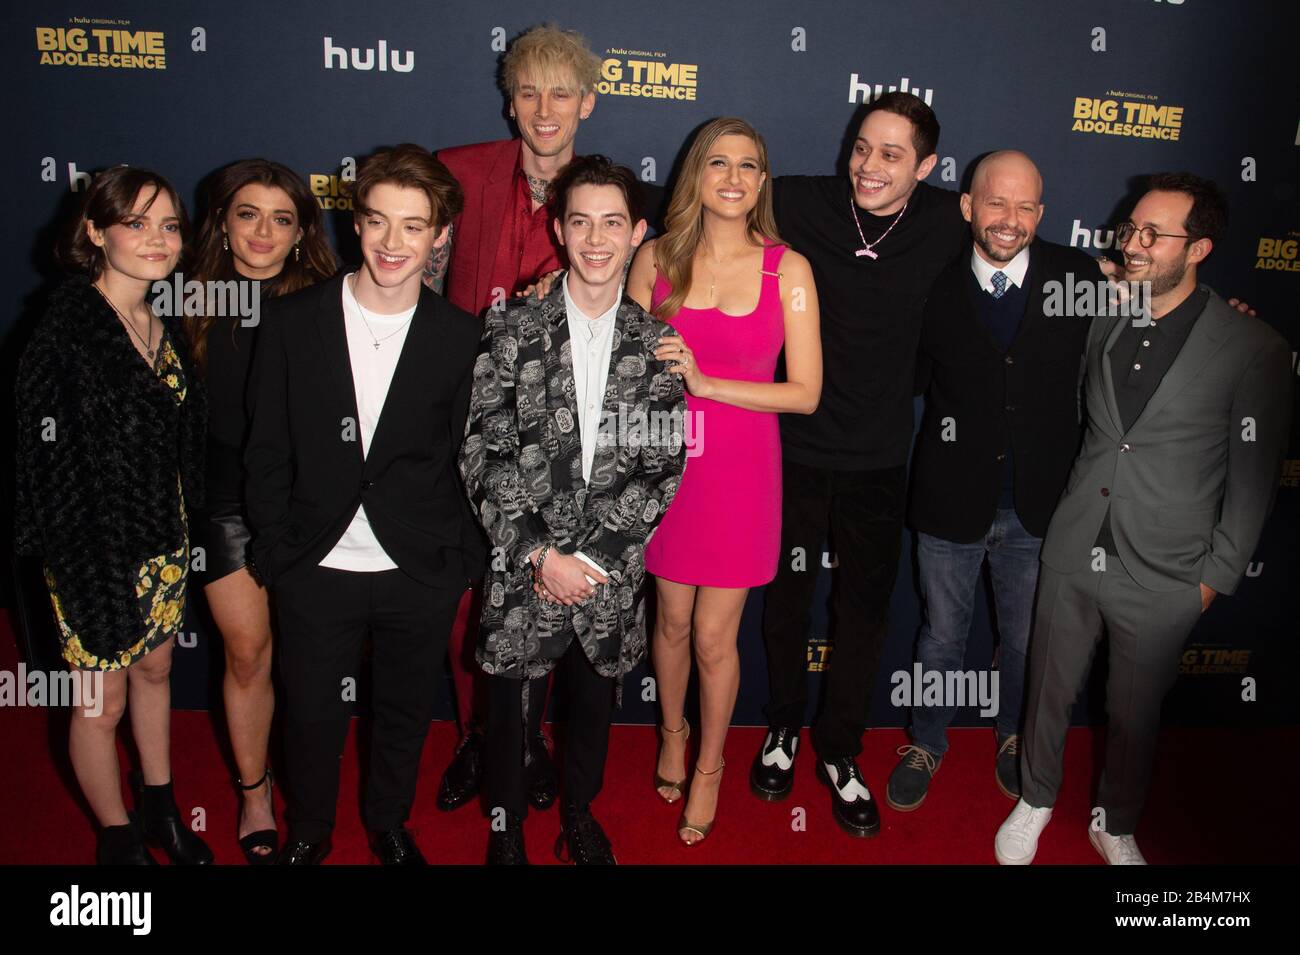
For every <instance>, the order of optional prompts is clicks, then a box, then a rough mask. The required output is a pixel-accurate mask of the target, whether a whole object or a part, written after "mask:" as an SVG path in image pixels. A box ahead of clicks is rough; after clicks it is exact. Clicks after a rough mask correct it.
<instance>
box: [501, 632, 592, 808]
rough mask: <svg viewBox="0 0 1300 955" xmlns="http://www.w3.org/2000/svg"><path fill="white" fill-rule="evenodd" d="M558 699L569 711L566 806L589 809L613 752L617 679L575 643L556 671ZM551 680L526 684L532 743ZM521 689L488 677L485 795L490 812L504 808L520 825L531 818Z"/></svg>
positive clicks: (515, 683) (512, 682)
mask: <svg viewBox="0 0 1300 955" xmlns="http://www.w3.org/2000/svg"><path fill="white" fill-rule="evenodd" d="M552 672H553V673H555V674H556V678H555V695H556V699H557V700H558V701H559V702H560V704H561V705H562V706H564V707H566V708H567V713H568V731H567V733H566V734H565V747H564V766H563V768H562V770H561V773H562V781H563V782H562V784H563V795H564V802H565V803H566V804H567V805H571V806H586V805H587V804H589V803H590V802H591V801H592V800H594V799H595V798H596V796H597V794H599V793H600V788H601V785H602V784H603V782H604V779H605V756H606V754H607V753H608V752H609V724H610V720H611V719H612V718H613V716H614V679H613V678H612V677H604V676H601V675H600V674H599V673H597V672H596V670H595V668H593V667H592V665H591V662H590V661H589V660H588V659H587V657H586V655H585V654H584V653H583V652H582V645H581V644H580V643H579V642H578V639H577V638H576V637H575V638H574V639H573V640H572V641H570V643H569V648H568V649H567V650H566V651H565V652H564V656H562V657H561V658H560V659H559V661H558V662H557V663H556V665H555V669H554V670H553V671H552ZM549 677H550V674H547V676H543V677H538V678H537V679H535V680H530V681H529V684H528V709H529V713H528V738H529V739H532V738H533V737H534V736H535V735H536V734H537V732H538V731H539V729H540V727H541V723H542V714H543V712H544V711H545V709H546V696H547V694H546V684H547V682H548V680H549ZM522 690H523V687H522V685H521V683H520V681H519V680H515V679H511V678H510V677H504V676H489V677H488V725H487V741H486V744H485V749H484V765H483V783H484V785H483V789H484V794H485V795H486V796H487V801H488V812H489V813H492V812H493V811H494V810H496V809H498V808H501V809H505V810H506V811H507V812H511V813H514V814H515V815H516V816H518V817H519V818H520V819H522V818H524V817H525V816H526V815H528V780H529V777H530V772H529V769H528V767H526V766H525V765H524V718H523V707H522V699H521V698H522V695H523V694H522Z"/></svg>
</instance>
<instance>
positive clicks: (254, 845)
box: [235, 766, 280, 865]
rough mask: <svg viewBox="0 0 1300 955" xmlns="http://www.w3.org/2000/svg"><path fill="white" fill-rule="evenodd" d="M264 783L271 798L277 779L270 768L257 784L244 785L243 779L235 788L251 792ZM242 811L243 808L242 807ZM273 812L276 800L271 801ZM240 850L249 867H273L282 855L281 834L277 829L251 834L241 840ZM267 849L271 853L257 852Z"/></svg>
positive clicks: (237, 781) (238, 780)
mask: <svg viewBox="0 0 1300 955" xmlns="http://www.w3.org/2000/svg"><path fill="white" fill-rule="evenodd" d="M262 783H266V784H267V786H266V795H267V796H268V797H270V796H271V790H272V789H274V788H275V777H274V776H272V775H271V768H270V767H269V766H268V767H267V769H266V772H264V773H263V774H262V778H261V779H259V780H258V781H257V782H255V783H249V784H248V785H247V786H245V785H244V781H243V780H242V779H237V780H235V787H236V788H237V789H239V790H241V791H243V792H250V791H252V790H254V789H260V788H261V786H262ZM241 811H242V807H241ZM271 812H272V814H274V812H275V800H274V799H273V798H272V799H271ZM239 848H240V849H242V850H243V851H244V858H245V859H247V860H248V864H249V865H273V864H274V863H275V860H276V858H277V857H278V856H279V854H280V833H279V831H278V830H276V829H259V830H257V831H256V832H250V833H249V834H248V835H246V836H244V838H242V839H240V840H239ZM261 848H266V849H269V850H270V851H269V852H266V853H261V852H255V851H254V850H255V849H261Z"/></svg>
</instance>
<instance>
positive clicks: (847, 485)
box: [763, 460, 906, 759]
mask: <svg viewBox="0 0 1300 955" xmlns="http://www.w3.org/2000/svg"><path fill="white" fill-rule="evenodd" d="M782 481H783V483H782V489H781V556H780V560H779V561H778V562H777V570H776V578H775V579H774V580H773V581H772V582H771V583H770V584H768V586H767V596H766V604H765V606H764V610H763V642H764V644H765V645H766V647H767V671H768V679H769V681H770V684H771V694H772V698H771V702H770V703H769V704H768V708H767V717H768V721H769V722H770V723H771V724H772V725H773V726H802V725H803V722H804V717H805V715H806V713H807V708H808V626H809V620H810V614H811V611H812V601H813V593H814V591H815V589H816V586H817V575H818V573H819V571H820V569H821V553H822V543H823V541H824V540H825V539H826V530H827V528H828V527H829V529H830V533H831V537H832V539H833V542H834V548H835V554H836V556H837V558H838V559H839V566H838V568H837V569H836V570H835V571H834V573H833V577H832V586H831V634H832V638H833V641H834V649H833V650H832V651H831V657H830V668H829V671H828V672H827V673H826V676H825V679H826V680H827V681H828V682H827V683H826V686H825V690H826V692H825V701H824V705H823V707H822V710H821V712H820V713H819V714H818V715H817V717H816V719H815V720H814V722H813V744H814V745H815V746H816V748H817V752H818V754H819V755H820V756H821V757H822V758H823V759H837V758H841V757H845V756H850V757H851V756H857V755H858V753H860V752H862V732H863V730H864V729H866V726H867V718H868V715H869V713H870V709H871V692H872V687H873V685H874V683H875V678H876V667H877V666H878V665H879V663H880V655H881V652H882V650H883V649H884V645H885V635H886V632H887V626H886V621H887V616H888V611H889V597H890V594H891V593H892V592H893V589H894V578H895V576H896V575H897V573H898V556H899V551H900V549H901V546H902V533H903V513H904V508H905V504H906V473H905V470H904V468H902V467H896V468H885V469H883V470H874V471H833V470H828V469H823V468H812V467H808V466H806V465H802V464H797V463H795V462H793V461H790V460H786V461H784V462H783V464H782ZM800 553H802V555H803V556H804V560H803V561H802V562H801V563H799V564H796V559H797V555H798V554H800ZM796 567H798V569H796Z"/></svg>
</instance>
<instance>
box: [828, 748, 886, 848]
mask: <svg viewBox="0 0 1300 955" xmlns="http://www.w3.org/2000/svg"><path fill="white" fill-rule="evenodd" d="M817 778H818V779H820V780H821V781H822V782H824V783H825V784H826V785H827V786H828V787H829V788H830V791H831V814H832V815H833V816H835V821H836V822H837V823H839V827H840V828H841V829H843V830H844V831H845V832H847V833H848V834H849V835H851V836H856V837H858V838H859V839H869V838H871V837H872V836H874V835H876V834H877V833H879V832H880V810H879V809H878V808H876V801H875V800H874V799H872V798H871V791H870V790H869V789H867V784H866V782H865V781H863V779H862V771H861V770H860V769H858V764H857V761H856V760H854V759H852V758H850V757H847V756H846V757H844V758H842V759H832V760H818V761H817Z"/></svg>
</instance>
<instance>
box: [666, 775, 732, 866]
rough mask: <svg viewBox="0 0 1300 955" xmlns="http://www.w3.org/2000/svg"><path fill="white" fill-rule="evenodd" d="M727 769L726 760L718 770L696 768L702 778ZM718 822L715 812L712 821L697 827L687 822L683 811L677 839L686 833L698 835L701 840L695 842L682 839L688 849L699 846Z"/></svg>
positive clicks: (679, 821) (678, 823)
mask: <svg viewBox="0 0 1300 955" xmlns="http://www.w3.org/2000/svg"><path fill="white" fill-rule="evenodd" d="M726 768H727V761H726V760H725V759H724V760H722V762H720V763H719V764H718V768H717V769H711V770H703V769H700V768H699V767H698V766H697V767H695V771H696V772H697V773H699V774H700V775H701V776H716V775H717V774H718V773H720V772H722V771H723V770H724V769H726ZM717 820H718V817H717V813H716V811H715V813H714V816H713V818H712V819H710V820H709V821H708V822H705V823H700V824H698V825H697V824H696V823H693V822H690V821H689V820H687V818H686V810H685V809H683V810H682V818H681V819H680V820H678V822H677V838H679V839H681V838H682V833H684V832H693V833H695V834H696V835H698V836H699V838H698V839H696V840H695V841H694V842H687V841H686V840H685V839H682V845H684V846H685V847H686V848H688V849H689V848H690V847H691V846H698V845H699V844H700V843H701V842H703V841H704V840H705V839H706V838H708V835H709V833H710V832H712V831H713V824H714V823H715V822H717Z"/></svg>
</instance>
